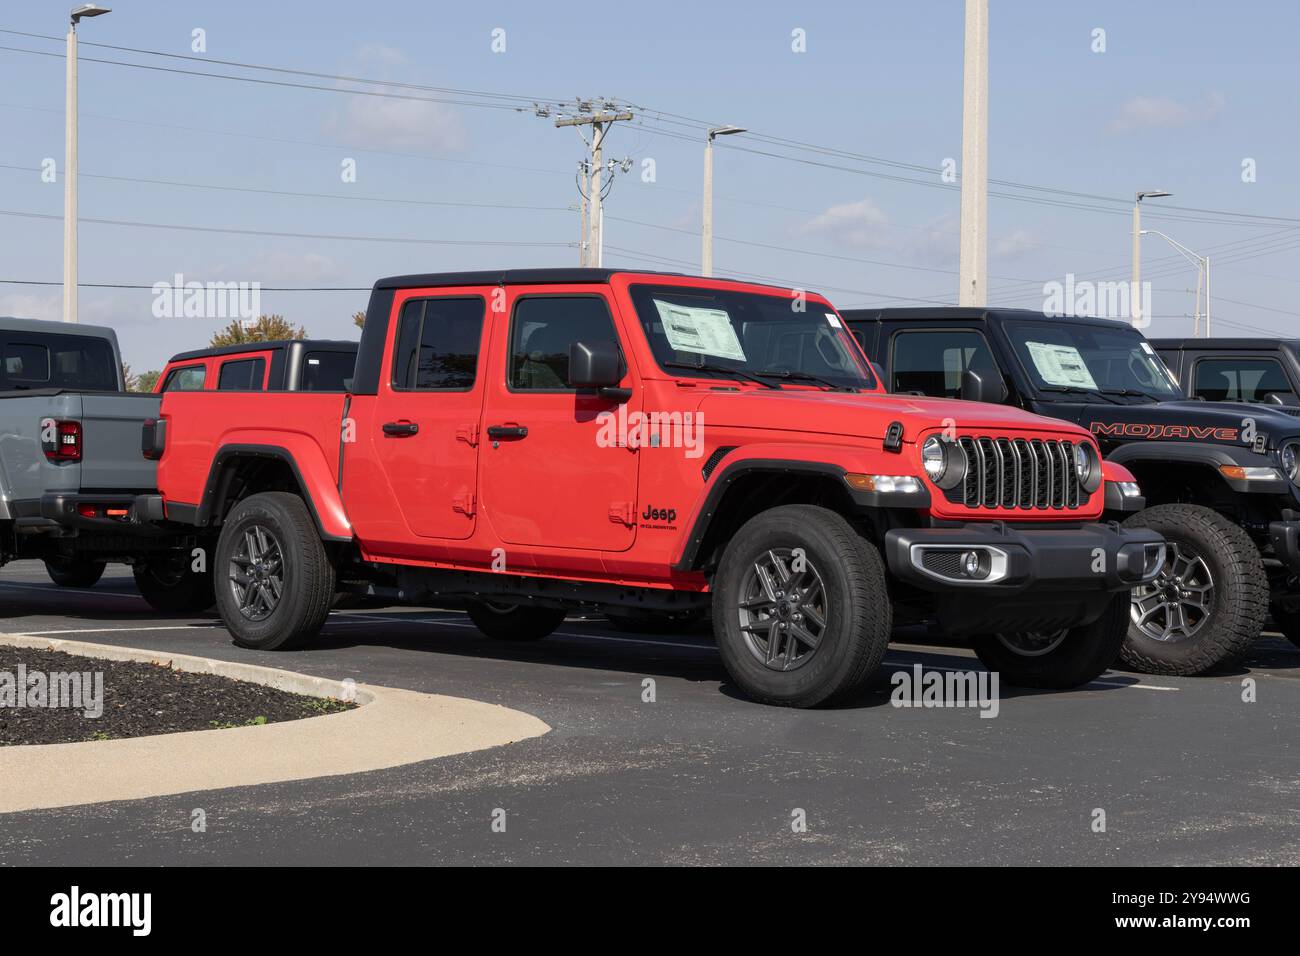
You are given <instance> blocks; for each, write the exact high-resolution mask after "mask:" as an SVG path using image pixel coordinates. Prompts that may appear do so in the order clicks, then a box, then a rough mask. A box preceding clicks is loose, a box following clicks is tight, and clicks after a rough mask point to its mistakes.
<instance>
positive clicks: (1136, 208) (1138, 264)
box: [1128, 189, 1201, 328]
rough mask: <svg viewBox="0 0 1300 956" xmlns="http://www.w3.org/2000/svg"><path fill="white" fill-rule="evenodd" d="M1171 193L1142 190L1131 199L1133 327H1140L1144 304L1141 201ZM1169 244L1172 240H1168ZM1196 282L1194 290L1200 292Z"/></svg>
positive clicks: (1131, 313) (1131, 298)
mask: <svg viewBox="0 0 1300 956" xmlns="http://www.w3.org/2000/svg"><path fill="white" fill-rule="evenodd" d="M1172 195H1173V193H1170V192H1165V191H1164V190H1163V189H1144V190H1142V191H1141V192H1138V193H1136V194H1135V195H1134V199H1133V282H1132V286H1131V287H1130V288H1129V293H1128V298H1129V313H1130V318H1132V320H1133V324H1134V325H1135V326H1138V327H1139V328H1140V327H1141V326H1140V325H1139V323H1140V322H1141V321H1142V311H1143V308H1144V303H1143V302H1142V200H1144V199H1160V198H1163V197H1165V196H1172ZM1170 241H1171V242H1172V241H1173V240H1170ZM1200 287H1201V286H1200V283H1199V282H1198V283H1197V285H1196V288H1197V290H1198V293H1199V290H1200Z"/></svg>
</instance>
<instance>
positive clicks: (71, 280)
mask: <svg viewBox="0 0 1300 956" xmlns="http://www.w3.org/2000/svg"><path fill="white" fill-rule="evenodd" d="M112 12H113V11H111V10H109V9H108V8H107V7H97V6H95V4H93V3H83V4H81V5H80V6H78V7H73V8H72V13H71V14H70V17H71V19H70V21H69V23H68V51H67V70H68V74H67V77H68V87H67V100H66V101H65V103H64V122H65V124H66V125H65V134H64V153H63V321H64V322H76V321H77V24H78V23H80V22H81V20H82V18H83V17H98V16H100V15H102V14H105V13H112Z"/></svg>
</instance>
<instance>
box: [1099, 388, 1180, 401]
mask: <svg viewBox="0 0 1300 956" xmlns="http://www.w3.org/2000/svg"><path fill="white" fill-rule="evenodd" d="M1099 391H1101V392H1104V393H1105V394H1107V395H1141V396H1142V397H1143V398H1149V399H1151V401H1153V402H1157V403H1158V402H1163V401H1164V399H1163V398H1160V397H1159V396H1156V395H1152V394H1151V393H1150V392H1144V391H1142V389H1140V388H1128V387H1124V388H1103V389H1099Z"/></svg>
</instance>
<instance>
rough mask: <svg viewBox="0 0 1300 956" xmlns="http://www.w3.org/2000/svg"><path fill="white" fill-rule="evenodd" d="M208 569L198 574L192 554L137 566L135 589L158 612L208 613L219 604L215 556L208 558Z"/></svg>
mask: <svg viewBox="0 0 1300 956" xmlns="http://www.w3.org/2000/svg"><path fill="white" fill-rule="evenodd" d="M206 558H207V561H206V570H203V571H195V570H194V569H193V558H192V557H191V555H190V554H189V553H184V554H178V555H172V556H169V557H166V558H158V559H156V560H154V561H150V562H148V563H143V564H137V565H135V566H134V567H133V568H132V569H131V570H132V572H133V573H134V574H135V586H136V589H137V590H138V591H139V592H140V596H141V597H143V598H144V599H145V600H146V601H147V602H149V606H150V607H152V608H153V609H154V610H156V611H164V612H166V613H168V614H178V613H181V612H184V611H206V610H208V609H209V608H211V607H212V605H213V604H215V603H216V600H217V598H216V595H215V594H213V591H212V555H211V552H209V553H208V554H207V555H206Z"/></svg>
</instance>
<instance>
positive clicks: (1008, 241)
mask: <svg viewBox="0 0 1300 956" xmlns="http://www.w3.org/2000/svg"><path fill="white" fill-rule="evenodd" d="M1039 245H1040V242H1039V241H1038V239H1037V238H1036V237H1035V236H1034V234H1033V233H1032V232H1030V231H1029V230H1028V229H1013V230H1012V231H1011V232H1009V233H1006V234H1005V235H1002V236H999V237H997V238H996V239H995V240H994V242H993V248H992V249H990V250H989V255H990V256H991V257H992V258H994V259H1003V260H1012V259H1020V258H1022V257H1024V256H1025V255H1027V254H1028V253H1030V252H1033V251H1034V250H1035V249H1036V248H1038V246H1039Z"/></svg>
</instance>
